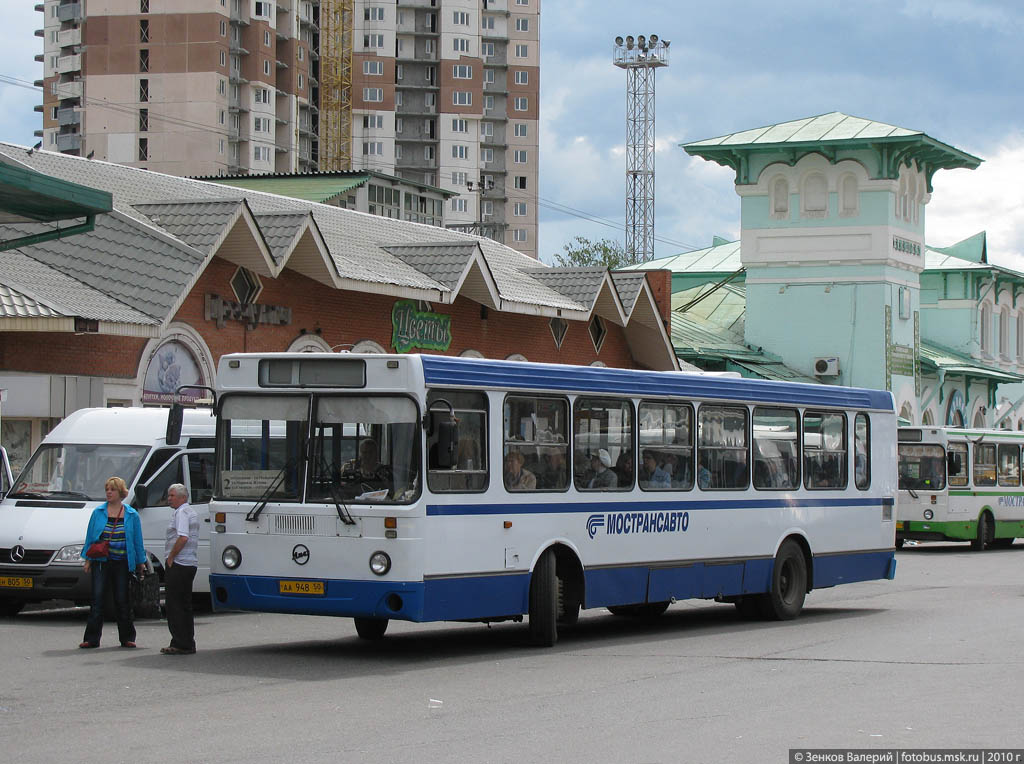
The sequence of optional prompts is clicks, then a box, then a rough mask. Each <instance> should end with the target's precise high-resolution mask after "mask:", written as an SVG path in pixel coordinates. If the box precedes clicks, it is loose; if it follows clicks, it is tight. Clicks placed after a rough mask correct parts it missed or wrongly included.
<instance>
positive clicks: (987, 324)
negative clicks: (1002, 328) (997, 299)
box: [978, 302, 992, 354]
mask: <svg viewBox="0 0 1024 764" xmlns="http://www.w3.org/2000/svg"><path fill="white" fill-rule="evenodd" d="M979 323H980V327H979V328H980V330H981V331H980V336H979V338H978V341H979V342H980V344H981V352H982V353H989V354H991V353H992V304H991V303H989V302H983V303H982V304H981V317H980V319H979Z"/></svg>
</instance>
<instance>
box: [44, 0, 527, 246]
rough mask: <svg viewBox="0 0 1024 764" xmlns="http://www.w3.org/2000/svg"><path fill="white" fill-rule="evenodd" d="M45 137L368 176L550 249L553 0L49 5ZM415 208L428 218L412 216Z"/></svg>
mask: <svg viewBox="0 0 1024 764" xmlns="http://www.w3.org/2000/svg"><path fill="white" fill-rule="evenodd" d="M36 8H37V9H38V10H41V11H42V12H43V14H44V17H45V22H44V26H43V29H42V30H40V32H37V34H41V35H42V36H43V39H44V41H45V42H44V53H43V56H42V60H43V67H44V79H43V80H42V82H41V84H42V85H43V88H44V91H43V92H44V94H43V104H42V107H41V108H42V111H43V129H42V131H41V134H42V138H43V142H44V146H45V147H46V148H48V149H51V150H57V151H63V152H67V153H73V154H80V155H83V156H86V155H92V156H94V157H95V158H96V159H103V160H107V161H111V162H118V163H121V164H127V165H133V166H137V167H145V168H148V169H153V170H157V171H160V172H166V173H172V174H176V175H207V176H208V175H228V174H246V173H269V172H277V173H287V172H309V171H316V170H321V169H322V170H345V169H367V170H374V171H376V172H380V173H386V174H392V175H396V176H398V177H402V178H407V179H409V180H411V181H414V182H416V183H423V184H426V185H431V186H440V187H442V188H445V189H449V190H452V191H455V192H457V193H458V194H459V196H457V197H454V198H452V199H451V200H449V201H448V203H447V204H448V209H447V210H446V215H445V218H446V220H447V221H448V224H449V225H452V226H454V227H458V228H462V229H464V230H469V231H476V232H482V233H484V234H485V235H488V236H491V237H492V238H495V239H497V240H499V241H503V242H504V243H506V244H508V245H510V246H512V247H515V248H516V249H519V250H520V251H522V252H524V253H527V254H530V255H532V256H534V257H536V256H537V203H536V194H537V177H538V174H537V167H538V156H537V153H538V152H537V148H538V126H539V122H538V113H539V93H540V49H539V47H540V46H539V26H540V0H397V2H395V1H394V0H277V2H267V1H265V0H90V2H88V3H86V2H82V1H81V0H45V2H44V3H40V4H38V5H37V6H36ZM413 212H414V211H413Z"/></svg>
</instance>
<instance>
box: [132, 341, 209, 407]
mask: <svg viewBox="0 0 1024 764" xmlns="http://www.w3.org/2000/svg"><path fill="white" fill-rule="evenodd" d="M215 377H216V366H215V365H214V362H213V355H212V354H211V353H210V348H209V347H207V345H206V341H205V340H204V339H203V337H202V335H201V334H199V332H197V331H196V330H195V329H193V328H192V327H191V326H189V325H188V324H185V323H180V322H177V321H175V322H173V323H171V324H169V325H168V326H167V330H166V331H165V332H164V333H163V335H162V336H160V337H159V338H157V339H152V340H150V341H149V342H147V343H146V347H145V348H144V349H143V351H142V358H141V359H140V361H139V370H138V373H137V375H136V377H135V385H136V389H137V390H138V395H139V401H140V402H141V403H142V404H143V405H150V406H161V405H169V404H171V403H172V402H173V400H174V391H175V390H176V389H177V388H178V387H179V386H181V385H204V386H207V387H209V386H212V385H213V381H214V378H215ZM203 397H205V393H203V392H201V391H199V390H196V391H193V392H192V393H185V394H183V396H182V399H181V400H182V401H188V400H190V399H192V400H194V399H198V398H203Z"/></svg>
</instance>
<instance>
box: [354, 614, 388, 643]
mask: <svg viewBox="0 0 1024 764" xmlns="http://www.w3.org/2000/svg"><path fill="white" fill-rule="evenodd" d="M352 620H353V621H355V622H356V634H358V635H359V638H360V639H370V640H376V639H381V638H382V637H383V636H384V632H385V631H387V630H388V619H387V618H353V619H352Z"/></svg>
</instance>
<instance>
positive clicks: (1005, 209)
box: [927, 132, 1024, 270]
mask: <svg viewBox="0 0 1024 764" xmlns="http://www.w3.org/2000/svg"><path fill="white" fill-rule="evenodd" d="M977 155H978V156H981V157H983V158H984V159H985V162H984V163H983V164H982V165H981V166H980V167H979V168H978V169H977V170H942V171H939V172H938V173H936V174H935V178H934V180H933V182H932V184H933V192H932V200H931V202H930V203H929V204H928V212H927V237H928V243H929V244H930V245H932V246H936V245H937V246H948V245H950V244H955V243H956V242H958V241H962V240H963V239H966V238H967V237H968V236H973V235H974V234H976V233H978V232H979V231H987V232H988V255H989V261H990V262H993V263H997V264H999V265H1005V266H1006V267H1008V268H1014V269H1016V270H1024V194H1022V193H1021V178H1022V177H1024V133H1021V132H1015V133H1013V134H1010V135H1008V136H1007V137H1006V138H1005V139H1004V140H1003V141H1002V142H1001V143H1000V144H999V146H997V147H996V148H995V150H993V151H991V152H988V153H987V154H986V153H981V152H979V153H978V154H977Z"/></svg>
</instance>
